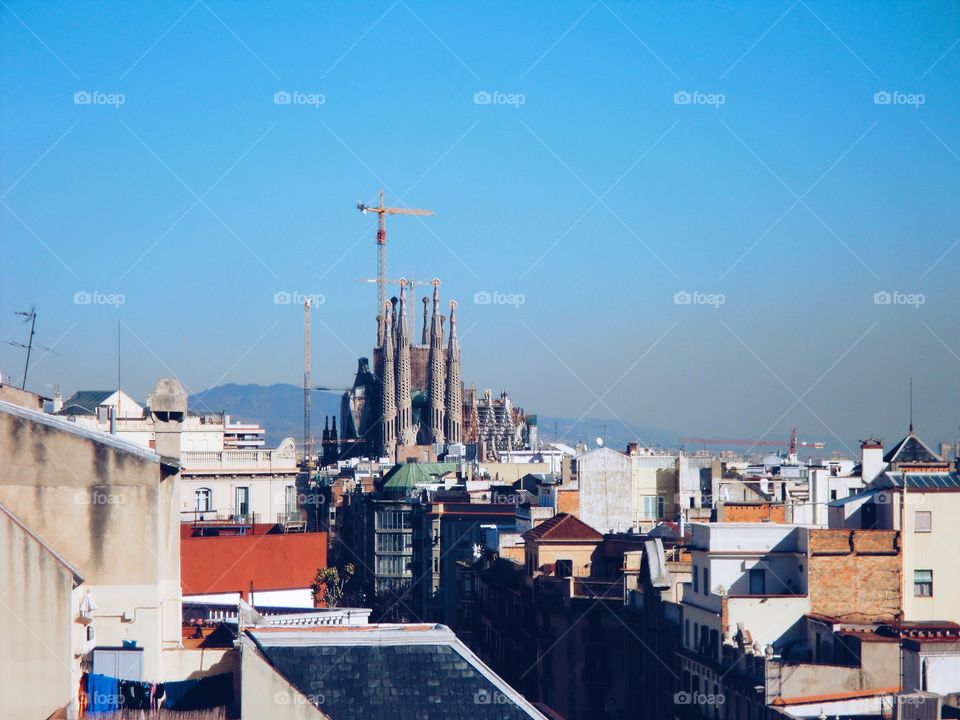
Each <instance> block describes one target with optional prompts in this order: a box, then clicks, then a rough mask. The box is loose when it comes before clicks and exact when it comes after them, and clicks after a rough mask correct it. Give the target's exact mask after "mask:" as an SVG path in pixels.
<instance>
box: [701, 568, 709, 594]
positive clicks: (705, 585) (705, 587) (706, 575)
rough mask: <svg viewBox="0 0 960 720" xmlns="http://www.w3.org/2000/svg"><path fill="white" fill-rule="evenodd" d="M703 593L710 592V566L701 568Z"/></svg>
mask: <svg viewBox="0 0 960 720" xmlns="http://www.w3.org/2000/svg"><path fill="white" fill-rule="evenodd" d="M703 594H704V595H709V594H710V568H704V569H703Z"/></svg>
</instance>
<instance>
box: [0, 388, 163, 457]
mask: <svg viewBox="0 0 960 720" xmlns="http://www.w3.org/2000/svg"><path fill="white" fill-rule="evenodd" d="M0 413H6V414H8V415H13V416H14V417H17V418H20V419H21V420H28V421H30V422H35V423H40V424H41V425H46V426H47V427H51V428H55V429H57V430H61V431H63V432H67V433H70V434H71V435H76V436H77V437H82V438H86V439H87V440H92V441H94V442H97V443H101V444H103V445H107V446H109V447H112V448H113V449H115V450H120V451H121V452H126V453H129V454H130V455H136V456H137V457H139V458H142V459H144V460H149V461H150V462H155V463H159V462H160V461H161V459H160V456H159V455H157V453H155V452H153V451H152V450H148V449H147V448H145V447H143V446H142V445H137V444H136V443H132V442H130V441H128V440H121V439H120V438H118V437H117V436H115V435H110V434H108V433H103V432H100V431H99V430H89V429H87V428H84V427H80V426H79V425H77V424H76V423H75V422H71V421H70V420H67V419H66V418H63V417H60V416H57V415H50V414H48V413H43V412H39V411H38V410H29V409H27V408H23V407H20V406H19V405H12V404H11V403H8V402H3V401H2V400H0ZM163 462H164V463H165V464H170V463H173V462H175V461H173V460H164V461H163Z"/></svg>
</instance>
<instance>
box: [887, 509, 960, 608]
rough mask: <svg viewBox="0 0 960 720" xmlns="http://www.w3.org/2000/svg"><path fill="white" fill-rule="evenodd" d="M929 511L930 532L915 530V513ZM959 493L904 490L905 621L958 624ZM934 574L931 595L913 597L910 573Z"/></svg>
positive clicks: (959, 600)
mask: <svg viewBox="0 0 960 720" xmlns="http://www.w3.org/2000/svg"><path fill="white" fill-rule="evenodd" d="M893 497H894V503H893V504H894V506H895V507H894V520H895V522H897V524H898V525H899V522H898V521H899V513H900V501H901V495H900V494H899V493H897V494H895V495H894V496H893ZM918 511H920V512H927V511H929V512H930V513H932V514H931V519H932V532H928V533H927V532H921V533H918V532H917V531H916V528H917V524H916V513H917V512H918ZM958 513H960V493H957V492H936V493H932V492H931V493H920V492H911V491H907V499H906V503H905V505H904V513H903V524H904V529H903V532H902V533H901V535H900V537H901V542H902V543H903V610H904V615H905V618H906V620H910V621H923V620H952V621H954V622H960V572H957V566H958V565H960V523H958V522H957V517H958ZM914 570H932V571H933V596H932V597H916V596H914V594H913V571H914Z"/></svg>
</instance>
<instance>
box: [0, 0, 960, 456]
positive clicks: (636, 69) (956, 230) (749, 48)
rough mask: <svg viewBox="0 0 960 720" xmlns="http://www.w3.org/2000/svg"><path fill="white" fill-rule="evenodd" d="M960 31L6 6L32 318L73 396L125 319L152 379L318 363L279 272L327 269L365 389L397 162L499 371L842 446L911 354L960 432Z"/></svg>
mask: <svg viewBox="0 0 960 720" xmlns="http://www.w3.org/2000/svg"><path fill="white" fill-rule="evenodd" d="M958 40H960V8H958V6H957V5H956V4H955V3H948V2H939V3H927V4H924V3H915V2H902V3H854V2H849V3H840V4H837V3H825V2H820V1H813V0H809V1H806V2H805V1H804V0H798V1H797V2H795V3H792V4H791V3H790V2H789V1H787V0H785V1H784V2H778V1H773V2H757V3H731V4H727V5H721V4H718V3H706V2H701V3H683V4H679V3H662V4H661V3H646V2H645V3H636V2H614V1H613V0H598V2H595V3H589V2H586V3H580V2H563V3H560V2H537V3H531V2H502V3H449V2H433V3H426V2H412V1H411V0H397V1H396V2H390V1H389V0H388V1H387V2H376V3H369V4H364V5H360V4H359V3H347V2H342V3H341V2H337V3H332V2H322V3H316V2H310V3H302V4H300V3H296V4H295V3H265V2H261V3H250V2H229V3H228V2H223V0H197V2H194V3H192V4H191V3H190V2H189V1H188V2H183V3H174V2H169V3H150V4H146V5H144V4H140V3H127V2H115V3H87V2H83V3H80V2H69V3H55V2H45V3H34V2H19V1H17V0H5V1H4V3H3V6H2V7H0V86H2V88H0V103H2V105H0V133H2V137H0V157H2V177H0V195H2V202H3V204H2V205H0V232H2V238H3V243H2V256H0V257H2V260H0V268H2V270H0V339H2V340H13V341H18V342H23V341H24V340H25V339H26V328H25V327H24V326H23V325H21V324H19V322H18V319H17V317H15V315H14V311H16V310H22V309H25V308H28V307H29V306H30V305H31V303H36V306H37V309H38V312H39V320H38V325H37V338H36V342H37V343H38V344H40V345H44V346H54V347H55V349H56V351H57V353H59V354H57V355H54V354H45V353H44V352H42V351H39V352H35V354H34V358H35V360H36V362H35V365H34V366H33V367H32V369H31V371H30V375H29V386H30V387H31V388H32V389H34V390H36V391H39V392H44V393H47V394H49V393H50V391H51V387H52V384H53V383H59V385H60V387H61V389H62V390H63V391H64V392H65V393H69V392H72V391H74V390H76V389H79V388H103V387H112V386H113V385H114V384H115V383H116V375H117V372H116V336H117V325H118V320H119V322H120V323H122V328H121V342H122V347H123V371H122V373H123V378H124V379H123V384H124V387H125V389H128V390H129V391H130V392H131V393H132V394H134V395H135V396H138V397H142V396H143V395H145V393H146V392H147V391H148V390H149V388H150V387H151V386H152V384H153V382H154V380H155V379H156V378H158V377H160V376H169V375H171V374H173V375H176V376H177V377H179V378H180V379H181V380H182V382H183V383H184V384H185V385H186V386H187V387H188V388H189V389H190V390H191V391H198V390H201V389H204V388H207V387H210V386H212V385H216V384H220V383H224V382H239V383H246V382H256V383H261V384H269V383H274V382H292V383H299V382H301V379H302V375H301V366H302V356H301V321H302V311H301V309H300V307H299V306H296V305H294V304H282V303H277V302H275V296H276V293H278V292H280V293H283V292H286V293H291V294H293V293H304V294H315V295H319V296H322V298H323V300H324V302H323V303H322V304H321V305H319V307H318V308H317V309H316V311H315V312H314V315H313V319H314V337H315V342H314V378H315V380H316V382H317V383H318V384H327V385H332V386H337V385H343V384H347V383H349V382H351V380H352V373H353V371H354V370H355V364H356V360H355V358H356V356H357V355H360V354H368V353H369V352H370V347H371V345H372V343H373V342H374V339H375V323H374V315H375V304H376V303H375V297H376V294H375V288H374V287H373V286H372V285H369V284H365V283H358V282H357V280H358V279H359V278H367V277H372V276H373V275H374V274H375V272H376V263H375V246H374V235H375V226H376V220H375V217H373V216H370V215H367V216H361V215H360V213H358V212H357V211H356V209H354V204H355V203H356V202H357V201H358V200H361V199H362V200H364V201H366V202H374V201H375V198H376V192H377V190H379V189H380V188H384V189H385V190H386V193H387V202H388V204H392V205H402V206H409V207H421V208H429V209H432V210H434V211H435V212H436V216H435V217H432V218H426V219H422V220H420V219H416V218H395V219H393V220H391V221H390V222H389V225H388V230H389V248H390V250H389V258H388V272H389V274H390V276H391V277H396V276H397V274H398V273H401V272H402V273H404V274H410V273H413V274H415V275H416V277H417V278H422V279H430V278H431V277H433V276H439V277H440V278H441V279H442V281H443V286H442V288H441V291H442V297H443V300H444V302H446V301H447V300H448V299H450V298H456V299H457V300H458V301H459V302H460V308H459V313H458V316H459V328H460V333H461V339H462V346H463V372H464V376H465V379H466V381H467V382H468V383H476V384H477V385H478V386H480V387H481V388H482V387H491V388H493V389H495V390H499V389H501V388H508V389H509V390H510V392H511V394H512V396H513V397H514V399H515V401H516V402H517V403H518V404H520V405H522V406H524V407H525V408H527V410H528V411H538V412H540V413H542V414H548V415H560V416H568V417H578V416H580V415H581V414H585V415H588V416H593V417H608V418H611V422H616V418H623V419H625V420H628V421H631V422H635V423H638V424H643V425H652V426H660V427H667V428H674V429H676V430H677V431H678V432H679V433H688V434H694V435H705V434H706V435H714V436H716V435H720V436H727V437H729V436H739V437H744V436H745V437H760V436H764V437H773V438H780V437H784V436H786V435H787V433H788V432H789V428H790V427H791V426H792V425H797V426H798V427H799V428H800V433H801V435H802V436H804V437H806V438H809V439H822V440H824V441H827V442H828V443H829V445H830V447H831V448H832V449H840V450H843V449H844V444H846V445H847V446H849V447H851V448H855V445H854V443H855V441H856V439H857V438H860V437H865V436H866V435H868V434H875V435H880V436H882V437H884V438H885V439H886V440H887V441H888V442H892V441H894V440H895V439H897V438H898V437H899V436H900V435H902V434H903V433H904V431H905V429H906V425H907V401H908V393H907V386H908V378H909V377H910V376H911V375H913V377H914V378H915V380H914V382H915V407H916V411H915V414H916V424H917V428H918V430H919V431H920V433H921V435H922V436H923V437H924V438H926V439H927V440H928V441H929V442H931V443H934V442H937V441H939V440H943V439H948V438H951V439H952V438H956V436H957V434H958V431H957V426H958V424H960V412H958V411H957V408H958V405H960V403H958V401H960V383H958V378H960V324H958V322H957V320H958V308H960V289H958V283H957V273H956V268H957V265H958V262H960V243H958V240H960V203H958V201H957V198H958V190H960V123H958V118H960V44H958ZM77 93H79V94H77ZM276 93H286V94H281V95H275V94H276ZM285 100H289V102H284V101H285ZM419 291H420V292H421V293H422V292H423V288H419ZM78 293H80V294H79V295H78ZM83 293H87V294H86V295H85V294H83ZM477 293H490V295H477ZM678 293H680V294H679V295H678ZM683 293H687V294H683ZM877 293H881V294H880V295H877ZM883 293H887V294H886V295H884V294H883ZM284 297H285V296H282V295H281V296H280V298H281V299H283V298H284ZM475 299H477V300H480V301H483V300H487V299H489V300H491V302H489V303H486V304H484V303H483V302H479V303H478V302H476V301H475ZM119 300H122V301H123V302H122V304H119V303H118V301H119ZM85 301H89V302H85ZM521 301H522V302H521ZM685 301H688V302H685ZM884 301H889V302H884ZM22 363H23V353H22V352H21V351H20V350H19V349H17V348H15V347H12V346H10V345H6V344H4V345H2V346H0V369H2V370H3V372H4V374H5V376H8V377H10V376H12V377H13V379H14V380H15V381H17V382H18V383H19V377H20V376H21V375H22Z"/></svg>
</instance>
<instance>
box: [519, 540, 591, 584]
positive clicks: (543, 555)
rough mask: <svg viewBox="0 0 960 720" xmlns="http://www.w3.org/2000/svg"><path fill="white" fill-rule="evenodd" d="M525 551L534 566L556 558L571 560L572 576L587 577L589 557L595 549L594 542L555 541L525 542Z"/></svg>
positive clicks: (550, 561)
mask: <svg viewBox="0 0 960 720" xmlns="http://www.w3.org/2000/svg"><path fill="white" fill-rule="evenodd" d="M527 548H528V550H527V552H529V553H531V554H532V556H533V559H534V568H535V569H536V568H541V567H543V566H544V565H549V564H551V563H555V562H556V561H557V560H572V561H573V576H574V577H588V576H589V575H590V558H591V557H593V551H594V550H596V548H597V545H596V543H590V544H574V543H565V544H559V543H557V544H555V543H539V542H530V543H527Z"/></svg>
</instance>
